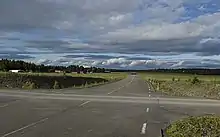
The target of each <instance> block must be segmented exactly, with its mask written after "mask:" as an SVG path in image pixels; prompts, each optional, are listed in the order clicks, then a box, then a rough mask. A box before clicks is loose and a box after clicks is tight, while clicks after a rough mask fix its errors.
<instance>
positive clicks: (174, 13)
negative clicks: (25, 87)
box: [0, 0, 220, 69]
mask: <svg viewBox="0 0 220 137" xmlns="http://www.w3.org/2000/svg"><path fill="white" fill-rule="evenodd" d="M0 18H1V19H0V47H1V50H0V58H9V59H22V60H27V61H33V62H36V63H44V64H54V65H56V64H62V65H69V64H84V65H87V66H88V65H89V66H103V67H109V68H111V67H113V68H132V69H133V68H134V69H148V68H178V67H210V68H216V67H219V66H220V62H219V61H220V59H219V54H220V46H219V44H220V2H219V0H195V1H190V0H92V1H91V0H19V1H17V0H1V1H0Z"/></svg>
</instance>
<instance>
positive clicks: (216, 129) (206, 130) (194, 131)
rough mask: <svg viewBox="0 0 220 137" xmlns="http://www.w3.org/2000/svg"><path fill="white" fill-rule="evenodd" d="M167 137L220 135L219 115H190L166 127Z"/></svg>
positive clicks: (218, 136)
mask: <svg viewBox="0 0 220 137" xmlns="http://www.w3.org/2000/svg"><path fill="white" fill-rule="evenodd" d="M166 134H167V137H220V117H219V116H214V115H211V116H199V117H188V118H185V119H182V120H178V121H175V122H174V123H173V124H172V125H170V126H169V127H168V128H167V129H166Z"/></svg>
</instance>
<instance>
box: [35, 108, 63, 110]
mask: <svg viewBox="0 0 220 137" xmlns="http://www.w3.org/2000/svg"><path fill="white" fill-rule="evenodd" d="M32 109H34V110H62V109H61V108H32Z"/></svg>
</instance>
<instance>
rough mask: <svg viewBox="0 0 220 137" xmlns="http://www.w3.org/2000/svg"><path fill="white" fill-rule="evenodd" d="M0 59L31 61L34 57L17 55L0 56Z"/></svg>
mask: <svg viewBox="0 0 220 137" xmlns="http://www.w3.org/2000/svg"><path fill="white" fill-rule="evenodd" d="M0 58H2V59H18V60H22V59H33V58H34V57H32V56H29V55H19V54H0Z"/></svg>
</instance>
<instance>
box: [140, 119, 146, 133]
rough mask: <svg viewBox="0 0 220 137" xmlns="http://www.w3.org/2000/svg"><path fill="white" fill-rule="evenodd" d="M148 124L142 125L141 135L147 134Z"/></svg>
mask: <svg viewBox="0 0 220 137" xmlns="http://www.w3.org/2000/svg"><path fill="white" fill-rule="evenodd" d="M146 128H147V122H146V123H144V124H143V125H142V128H141V134H146Z"/></svg>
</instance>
